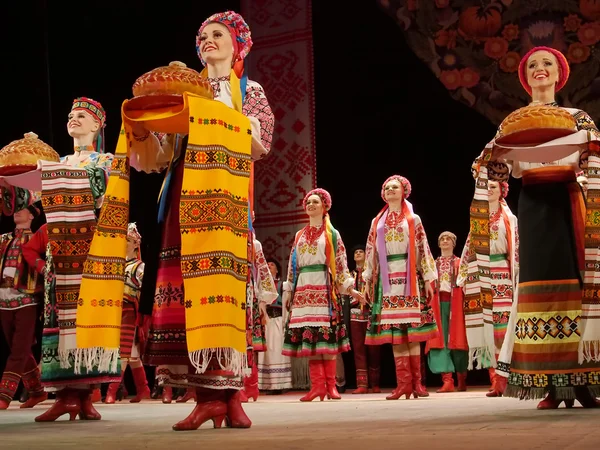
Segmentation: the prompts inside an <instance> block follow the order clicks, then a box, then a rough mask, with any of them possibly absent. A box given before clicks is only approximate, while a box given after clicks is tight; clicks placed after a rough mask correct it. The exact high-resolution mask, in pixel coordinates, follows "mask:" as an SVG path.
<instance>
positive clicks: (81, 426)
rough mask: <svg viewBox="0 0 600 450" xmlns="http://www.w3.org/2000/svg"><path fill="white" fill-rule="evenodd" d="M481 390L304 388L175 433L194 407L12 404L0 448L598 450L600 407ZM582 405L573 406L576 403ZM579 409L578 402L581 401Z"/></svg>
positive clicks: (0, 416) (2, 420)
mask: <svg viewBox="0 0 600 450" xmlns="http://www.w3.org/2000/svg"><path fill="white" fill-rule="evenodd" d="M485 392H486V391H485V390H484V389H477V390H472V391H469V392H461V393H459V392H457V393H450V394H435V393H432V394H431V396H430V397H429V398H422V399H418V400H413V399H411V400H409V401H407V400H404V399H403V400H398V401H386V400H385V395H387V393H383V394H368V395H360V396H357V395H352V394H350V393H346V394H344V395H343V399H342V400H341V401H331V400H330V401H324V402H319V401H313V402H311V403H301V402H299V401H298V399H299V398H300V396H301V395H302V393H300V392H293V393H288V394H286V395H282V396H268V395H263V396H261V397H260V398H259V400H258V402H256V403H252V402H251V403H249V404H247V405H246V406H245V409H246V412H247V413H248V416H249V417H250V418H251V419H252V422H253V425H252V428H250V429H249V430H237V429H228V428H223V429H220V430H215V429H212V422H208V423H205V424H204V425H203V426H202V427H201V428H200V429H198V430H196V431H187V432H175V431H172V430H171V425H172V424H174V423H175V422H177V421H179V420H181V419H183V418H185V417H186V416H187V415H188V413H189V412H190V411H191V410H192V408H193V403H192V402H191V401H190V402H188V403H186V404H176V403H172V404H170V405H163V404H162V403H161V402H160V401H154V400H148V401H144V402H142V403H138V404H130V403H128V402H127V401H125V402H120V403H116V404H115V405H104V404H101V403H100V404H96V405H95V406H96V408H97V409H98V411H99V412H100V413H101V414H102V420H101V421H98V422H93V421H92V422H86V421H79V420H76V421H74V422H69V421H68V420H66V418H67V417H68V415H65V416H63V418H61V419H60V420H59V421H57V422H55V423H44V424H38V423H35V422H34V421H33V418H34V417H35V416H37V415H39V414H41V412H43V411H44V409H45V408H47V407H48V406H49V405H50V404H51V402H50V401H49V402H45V403H44V404H43V405H38V406H37V407H35V408H34V409H29V410H21V409H19V405H20V404H19V402H13V403H12V405H11V407H10V408H9V409H8V410H7V411H0V448H2V449H19V450H21V449H44V450H50V449H67V448H73V449H74V448H82V449H83V450H91V449H103V450H116V449H160V450H184V449H198V448H203V449H218V450H226V449H236V450H242V449H264V450H267V449H298V450H300V449H303V450H305V449H311V448H312V449H327V450H338V449H344V450H348V449H355V448H356V449H367V450H381V449H388V448H389V449H397V448H405V449H411V450H412V449H414V450H426V449H427V450H428V449H437V448H439V449H444V450H452V449H467V448H473V449H475V448H477V449H486V450H487V449H502V450H509V449H524V448H526V449H529V450H532V449H545V450H550V449H559V448H560V449H561V450H568V449H577V450H583V449H594V450H597V449H598V448H600V409H596V410H584V409H583V408H580V407H576V408H574V409H571V410H567V409H565V408H564V406H563V407H561V408H560V409H558V410H554V411H537V410H536V404H537V402H535V401H526V402H525V401H518V400H515V399H509V398H492V399H489V398H486V397H485ZM576 404H577V403H576ZM577 405H578V404H577Z"/></svg>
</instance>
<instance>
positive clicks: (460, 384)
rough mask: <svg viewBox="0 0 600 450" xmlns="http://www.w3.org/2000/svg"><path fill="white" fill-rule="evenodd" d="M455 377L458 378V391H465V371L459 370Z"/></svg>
mask: <svg viewBox="0 0 600 450" xmlns="http://www.w3.org/2000/svg"><path fill="white" fill-rule="evenodd" d="M456 377H457V378H458V392H465V391H466V390H467V372H459V373H457V374H456Z"/></svg>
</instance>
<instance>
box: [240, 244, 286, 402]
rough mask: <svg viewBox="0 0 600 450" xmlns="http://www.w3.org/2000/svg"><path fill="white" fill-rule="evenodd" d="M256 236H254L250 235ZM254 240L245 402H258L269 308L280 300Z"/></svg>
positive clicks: (243, 397)
mask: <svg viewBox="0 0 600 450" xmlns="http://www.w3.org/2000/svg"><path fill="white" fill-rule="evenodd" d="M250 235H251V236H254V232H251V233H250ZM252 240H253V254H252V255H251V259H250V261H252V263H251V265H250V270H251V272H250V283H249V284H248V296H247V298H248V301H247V304H248V305H251V306H250V307H249V308H247V309H246V311H247V313H248V314H247V315H248V356H249V359H248V366H250V375H249V376H246V377H244V389H243V391H242V393H241V394H242V402H247V401H248V399H250V398H252V399H253V400H254V401H256V400H258V395H259V390H258V355H260V354H262V353H264V352H265V351H266V350H267V348H268V347H267V340H266V333H265V328H266V325H265V322H267V321H268V320H269V316H268V315H267V305H270V304H272V303H273V302H274V301H275V300H277V296H278V294H277V288H276V287H275V282H274V281H273V276H272V275H271V271H270V270H269V266H268V264H267V260H266V259H265V254H264V253H263V249H262V244H261V243H260V241H259V240H258V239H256V238H255V237H254V238H253V239H252Z"/></svg>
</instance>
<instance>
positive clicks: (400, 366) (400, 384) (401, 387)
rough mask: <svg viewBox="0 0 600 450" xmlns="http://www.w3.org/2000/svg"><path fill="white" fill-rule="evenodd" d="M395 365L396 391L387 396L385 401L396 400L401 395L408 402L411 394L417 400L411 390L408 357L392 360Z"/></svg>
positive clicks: (411, 382)
mask: <svg viewBox="0 0 600 450" xmlns="http://www.w3.org/2000/svg"><path fill="white" fill-rule="evenodd" d="M394 364H395V365H396V389H394V390H393V391H392V393H391V394H390V395H388V396H387V397H386V398H385V399H386V400H398V399H399V398H400V397H402V396H403V395H406V400H408V399H409V398H410V396H411V394H412V395H413V396H414V397H415V398H417V395H416V394H415V393H414V390H413V375H412V374H411V371H410V359H409V357H408V356H397V357H395V358H394Z"/></svg>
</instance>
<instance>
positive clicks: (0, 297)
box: [0, 186, 48, 410]
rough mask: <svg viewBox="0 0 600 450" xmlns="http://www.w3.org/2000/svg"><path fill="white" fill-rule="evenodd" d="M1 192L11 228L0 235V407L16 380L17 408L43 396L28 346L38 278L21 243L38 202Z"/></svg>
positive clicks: (31, 195)
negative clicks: (0, 352) (22, 395)
mask: <svg viewBox="0 0 600 450" xmlns="http://www.w3.org/2000/svg"><path fill="white" fill-rule="evenodd" d="M7 193H8V195H6V194H7ZM2 194H3V195H2V203H3V204H2V210H3V211H2V212H3V213H4V215H7V216H8V215H12V216H13V218H14V222H15V229H14V231H12V232H11V233H5V234H2V235H1V236H0V269H1V271H0V325H1V328H2V331H3V333H4V337H5V339H6V343H7V344H8V348H9V349H10V353H9V356H8V359H7V361H6V366H5V367H4V372H3V373H2V374H1V378H0V410H1V409H7V408H8V406H9V405H10V402H11V401H12V399H13V397H14V395H15V392H16V390H17V388H18V386H19V381H21V380H22V381H23V386H24V387H25V389H27V390H28V391H29V398H28V399H27V401H26V402H25V403H23V404H22V405H21V408H33V407H34V406H35V405H37V404H38V403H41V402H43V401H44V400H46V399H47V398H48V395H47V394H46V393H45V392H44V388H43V387H42V385H41V383H40V371H39V369H38V364H37V362H36V360H35V358H34V356H33V353H32V350H31V347H33V345H34V344H35V340H36V339H35V330H36V325H37V323H38V320H39V316H40V314H39V309H38V306H39V304H40V303H41V301H42V297H43V291H44V280H43V278H42V277H40V276H39V274H38V273H37V272H36V270H35V265H30V264H29V263H28V261H27V259H25V258H24V256H23V246H25V245H26V244H27V242H28V241H29V240H30V239H31V237H32V235H33V234H32V230H31V229H32V228H33V225H32V223H34V221H35V220H36V218H38V217H40V216H41V210H40V207H41V205H40V204H39V202H37V200H38V198H39V197H38V195H39V194H36V193H35V192H33V191H28V190H25V189H20V188H10V187H9V186H3V188H2ZM41 217H43V216H41ZM38 226H39V225H38Z"/></svg>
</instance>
